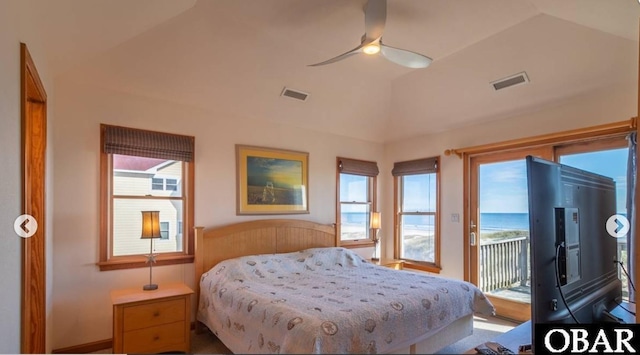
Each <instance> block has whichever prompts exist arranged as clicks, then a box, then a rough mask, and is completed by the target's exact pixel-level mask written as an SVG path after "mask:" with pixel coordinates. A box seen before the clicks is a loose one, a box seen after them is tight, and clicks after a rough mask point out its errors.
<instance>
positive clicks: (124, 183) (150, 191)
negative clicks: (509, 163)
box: [113, 154, 182, 197]
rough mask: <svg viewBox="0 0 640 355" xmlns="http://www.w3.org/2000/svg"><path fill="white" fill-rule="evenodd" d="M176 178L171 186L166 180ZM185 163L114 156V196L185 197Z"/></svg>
mask: <svg viewBox="0 0 640 355" xmlns="http://www.w3.org/2000/svg"><path fill="white" fill-rule="evenodd" d="M165 180H167V181H173V184H169V183H168V185H169V186H167V188H165V187H164V186H163V183H164V182H165ZM181 181H182V162H181V161H176V160H166V159H153V158H144V157H135V156H130V155H118V154H114V155H113V194H114V196H147V195H151V196H176V197H180V196H182V191H181V189H180V188H179V185H180V183H181Z"/></svg>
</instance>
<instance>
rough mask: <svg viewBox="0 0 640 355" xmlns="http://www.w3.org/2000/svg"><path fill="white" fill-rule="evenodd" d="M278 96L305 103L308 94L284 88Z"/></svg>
mask: <svg viewBox="0 0 640 355" xmlns="http://www.w3.org/2000/svg"><path fill="white" fill-rule="evenodd" d="M280 96H284V97H288V98H291V99H295V100H299V101H307V98H308V97H309V94H307V93H306V92H302V91H299V90H293V89H289V88H287V87H285V88H284V90H282V94H280Z"/></svg>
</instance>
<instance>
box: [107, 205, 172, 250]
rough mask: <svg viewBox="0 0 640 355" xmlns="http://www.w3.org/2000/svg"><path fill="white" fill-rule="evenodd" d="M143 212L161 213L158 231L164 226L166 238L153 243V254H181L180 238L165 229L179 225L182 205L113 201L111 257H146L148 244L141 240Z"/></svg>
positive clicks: (154, 240)
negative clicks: (143, 255)
mask: <svg viewBox="0 0 640 355" xmlns="http://www.w3.org/2000/svg"><path fill="white" fill-rule="evenodd" d="M142 211H160V226H161V228H162V225H163V223H167V229H166V233H167V238H166V239H164V238H163V239H153V252H154V253H166V252H176V251H183V241H182V238H176V236H177V235H176V233H175V232H172V231H170V230H169V228H168V226H169V225H171V224H173V223H178V222H182V215H183V213H182V201H179V200H158V199H154V200H148V199H139V198H138V199H126V198H114V199H113V256H121V255H136V254H149V248H150V243H151V242H150V240H149V239H140V235H141V233H142V213H141V212H142ZM161 230H162V229H161Z"/></svg>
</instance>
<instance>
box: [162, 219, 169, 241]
mask: <svg viewBox="0 0 640 355" xmlns="http://www.w3.org/2000/svg"><path fill="white" fill-rule="evenodd" d="M160 239H169V222H160Z"/></svg>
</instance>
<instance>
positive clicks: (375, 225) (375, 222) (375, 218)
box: [371, 212, 380, 260]
mask: <svg viewBox="0 0 640 355" xmlns="http://www.w3.org/2000/svg"><path fill="white" fill-rule="evenodd" d="M371 229H373V230H374V232H373V256H372V257H371V260H379V259H378V241H380V239H379V238H378V231H379V230H380V212H371Z"/></svg>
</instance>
